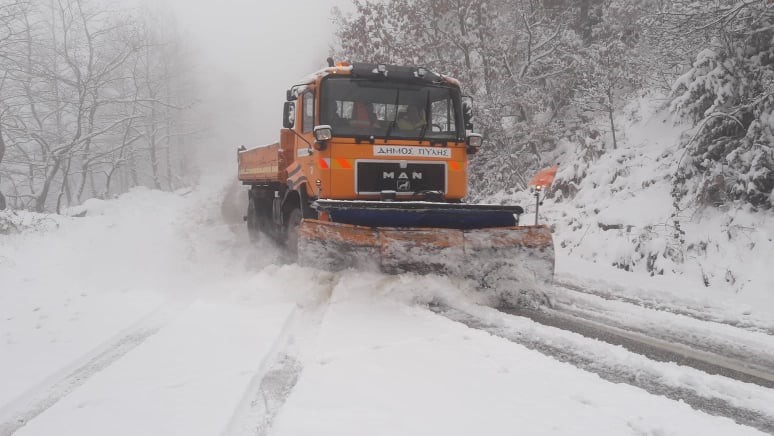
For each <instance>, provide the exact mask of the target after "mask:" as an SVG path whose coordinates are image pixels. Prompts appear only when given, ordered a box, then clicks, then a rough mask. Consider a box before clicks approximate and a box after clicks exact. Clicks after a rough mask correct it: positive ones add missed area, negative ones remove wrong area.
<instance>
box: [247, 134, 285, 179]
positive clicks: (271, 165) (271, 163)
mask: <svg viewBox="0 0 774 436" xmlns="http://www.w3.org/2000/svg"><path fill="white" fill-rule="evenodd" d="M237 159H238V161H239V180H241V181H242V182H246V183H250V182H267V181H272V182H276V181H281V180H284V179H285V176H286V175H285V165H284V162H283V160H284V159H283V158H282V148H281V147H280V144H279V143H274V144H269V145H263V146H260V147H255V148H251V149H249V150H240V151H239V153H238V154H237Z"/></svg>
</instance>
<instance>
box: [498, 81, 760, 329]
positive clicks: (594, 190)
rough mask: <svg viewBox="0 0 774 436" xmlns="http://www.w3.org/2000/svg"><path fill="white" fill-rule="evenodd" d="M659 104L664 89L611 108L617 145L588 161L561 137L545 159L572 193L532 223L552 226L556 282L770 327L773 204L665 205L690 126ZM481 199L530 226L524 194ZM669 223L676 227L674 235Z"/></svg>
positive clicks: (549, 202)
mask: <svg viewBox="0 0 774 436" xmlns="http://www.w3.org/2000/svg"><path fill="white" fill-rule="evenodd" d="M666 102H667V99H666V98H665V97H664V96H659V95H646V96H644V97H642V98H640V99H636V100H634V101H632V102H631V103H630V104H629V105H628V106H627V107H626V108H625V109H624V110H623V111H622V112H621V113H619V114H617V116H616V125H617V126H618V129H619V131H618V132H617V135H618V139H619V147H618V149H615V150H614V149H612V147H611V146H610V145H609V144H608V145H605V144H601V143H600V144H596V146H598V147H603V148H604V153H601V154H599V155H598V156H596V157H594V158H589V157H588V156H587V154H586V153H588V150H585V149H583V148H582V147H578V145H577V144H575V143H572V142H569V141H567V142H566V143H565V144H564V145H563V147H562V148H561V149H560V150H559V152H558V154H557V156H556V159H555V160H554V161H550V160H549V161H548V162H550V163H552V164H553V163H558V164H559V171H558V173H557V178H556V181H555V182H554V185H555V186H572V187H573V188H574V190H576V191H577V193H575V194H572V195H562V193H561V192H557V193H556V195H555V196H554V197H553V198H548V199H546V200H545V202H544V204H543V206H542V207H541V208H540V214H541V219H540V220H541V222H543V223H548V224H550V225H551V226H552V230H553V232H554V244H555V246H556V250H557V272H558V273H559V274H560V276H563V277H564V278H565V280H566V281H573V282H582V283H583V284H585V285H588V286H602V287H604V288H606V289H610V288H615V292H620V293H625V294H627V295H629V296H633V295H634V296H640V295H641V296H642V297H643V298H645V299H648V298H653V297H655V296H657V298H658V299H659V301H662V302H664V301H670V302H671V303H670V304H673V305H675V306H682V305H686V304H687V305H689V306H690V307H701V306H707V307H711V308H712V310H713V311H714V313H716V314H719V313H720V312H723V313H725V315H722V317H725V318H729V319H739V318H740V317H744V318H754V319H756V320H759V321H761V322H764V323H766V324H769V325H770V324H771V322H772V321H771V320H772V317H771V313H772V312H774V275H773V274H771V273H770V265H769V264H770V263H771V262H770V259H772V258H773V257H774V244H772V241H774V211H766V210H751V209H750V208H749V207H748V206H746V205H744V204H733V203H732V204H729V205H727V206H723V207H722V208H715V207H698V206H697V207H694V208H691V209H686V210H675V208H674V198H673V196H672V177H673V175H674V174H675V173H676V172H677V169H678V167H680V166H686V165H690V163H689V162H688V159H687V158H685V156H684V155H685V151H684V149H682V148H679V147H678V144H679V141H680V138H681V136H682V135H685V134H686V133H690V132H691V131H692V130H691V127H690V126H689V125H687V124H684V123H681V122H680V121H679V120H675V119H674V118H673V117H672V116H671V115H670V114H669V111H668V110H667V109H666V108H665V107H664V106H665V104H666ZM597 142H599V140H597ZM605 142H608V143H609V138H608V139H607V140H606V141H605ZM592 146H594V145H589V147H592ZM483 200H484V201H485V202H491V203H501V204H521V205H523V206H525V209H526V212H525V217H527V218H526V222H527V223H532V218H531V217H532V216H533V213H534V212H533V211H534V198H531V197H530V195H529V193H516V194H505V193H501V194H499V195H496V196H493V197H491V198H485V199H483ZM675 221H678V222H679V225H680V230H681V231H682V232H684V234H682V235H679V237H676V235H678V234H679V231H678V229H677V227H676V226H675ZM611 266H614V267H616V268H618V269H621V270H625V271H628V272H627V273H623V274H619V273H618V271H615V270H611V268H610V267H611ZM607 277H609V278H611V279H610V280H608V283H603V282H604V280H603V279H602V278H607ZM613 277H615V278H614V279H613ZM611 281H614V282H617V283H620V284H626V286H611V283H609V282H611Z"/></svg>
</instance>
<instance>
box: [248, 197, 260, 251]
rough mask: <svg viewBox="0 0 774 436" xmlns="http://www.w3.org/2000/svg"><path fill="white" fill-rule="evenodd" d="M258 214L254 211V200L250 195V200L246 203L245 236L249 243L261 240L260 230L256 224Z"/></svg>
mask: <svg viewBox="0 0 774 436" xmlns="http://www.w3.org/2000/svg"><path fill="white" fill-rule="evenodd" d="M258 220H259V218H258V212H257V211H256V209H255V200H254V199H253V196H252V195H250V200H249V201H248V203H247V219H246V221H247V236H248V237H249V238H250V242H256V241H258V240H260V239H261V230H260V225H259V223H258Z"/></svg>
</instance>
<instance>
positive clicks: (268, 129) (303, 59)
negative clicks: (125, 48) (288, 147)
mask: <svg viewBox="0 0 774 436" xmlns="http://www.w3.org/2000/svg"><path fill="white" fill-rule="evenodd" d="M349 3H350V0H291V1H271V2H269V1H263V0H219V1H214V2H213V1H208V0H166V6H167V7H168V9H169V10H170V12H171V13H172V14H173V15H174V17H175V21H176V24H177V26H178V27H179V29H180V31H181V33H182V34H183V35H185V39H186V41H187V42H188V44H190V46H191V47H193V49H194V56H195V59H193V61H194V62H193V64H194V65H196V69H197V77H198V81H199V85H200V87H201V90H200V92H201V94H200V95H201V101H200V102H199V110H200V111H202V112H204V113H205V114H206V115H207V116H206V119H207V120H208V124H209V125H208V126H202V127H204V128H206V129H207V135H205V136H206V138H207V139H206V142H207V143H206V144H200V146H201V147H200V151H199V153H198V154H199V157H200V159H202V160H204V161H205V162H202V164H203V165H200V166H201V167H202V169H203V170H205V171H206V170H207V165H209V166H210V167H211V168H215V167H216V166H217V168H218V170H221V168H222V170H225V171H228V170H229V168H230V169H234V168H233V166H234V163H233V162H234V161H235V159H234V153H235V149H236V148H237V147H238V146H239V145H242V144H244V145H246V146H248V147H250V146H254V145H259V144H265V143H270V142H274V141H277V140H278V137H279V129H280V127H281V121H282V103H283V102H284V99H285V90H286V89H287V88H288V87H290V85H293V84H295V83H297V81H298V80H299V79H301V78H303V77H304V76H306V75H307V74H309V73H311V72H313V71H316V70H318V69H320V68H322V67H324V66H325V59H326V58H327V57H328V55H329V52H330V47H331V44H333V42H334V36H333V33H334V26H333V24H332V22H331V10H332V9H333V7H335V6H338V7H340V8H342V9H343V10H345V11H346V10H347V7H348V4H349ZM223 164H225V165H226V166H223Z"/></svg>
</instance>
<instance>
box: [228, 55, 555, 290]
mask: <svg viewBox="0 0 774 436" xmlns="http://www.w3.org/2000/svg"><path fill="white" fill-rule="evenodd" d="M471 118H472V116H471V105H470V103H469V101H466V98H465V97H463V95H462V93H461V91H460V83H459V82H458V81H457V80H455V79H454V78H451V77H448V76H445V75H442V74H437V73H434V72H432V71H430V70H427V69H425V68H422V67H409V66H395V65H384V64H368V63H348V62H341V63H338V64H336V65H334V64H333V63H332V62H330V61H329V67H328V68H325V69H323V70H321V71H318V72H316V73H314V74H312V75H310V76H309V77H308V78H306V79H305V80H303V81H302V82H301V83H299V84H297V85H294V86H292V87H291V88H290V89H289V90H288V91H287V101H286V102H285V104H284V110H283V128H282V129H281V130H280V137H279V142H276V143H274V144H269V145H264V146H259V147H255V148H252V149H249V150H248V149H245V148H244V147H241V148H240V149H239V151H238V162H239V180H241V182H242V183H243V184H244V185H246V186H249V188H250V189H249V192H248V196H247V197H248V206H247V216H246V217H245V220H246V222H247V228H248V232H249V234H250V236H251V238H257V237H260V235H266V236H268V237H270V238H272V239H274V240H275V241H277V242H279V243H280V244H282V245H284V246H285V247H286V248H287V251H288V252H289V253H290V254H291V255H293V256H297V260H298V261H299V263H302V264H309V265H314V266H319V267H323V268H328V269H342V268H347V267H352V266H357V265H359V266H367V265H373V266H375V267H377V268H379V269H381V270H384V271H388V272H402V271H415V272H420V273H427V272H437V273H441V274H459V275H462V276H466V277H476V278H482V276H484V277H485V278H487V279H495V280H499V279H503V278H505V279H516V280H524V279H525V278H526V279H540V280H545V279H548V278H550V277H552V276H553V269H554V250H553V241H552V237H551V233H550V231H549V229H548V228H547V227H545V226H542V225H532V226H520V225H519V216H520V215H521V214H522V213H523V212H524V211H523V209H522V208H521V207H520V206H512V205H506V206H502V205H482V204H468V203H465V201H464V200H465V197H466V195H467V189H468V187H467V184H468V180H467V171H468V165H469V156H470V155H472V154H474V153H476V152H477V151H478V150H479V148H480V147H481V145H482V137H481V135H479V134H476V133H472V129H473V126H472V123H471Z"/></svg>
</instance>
